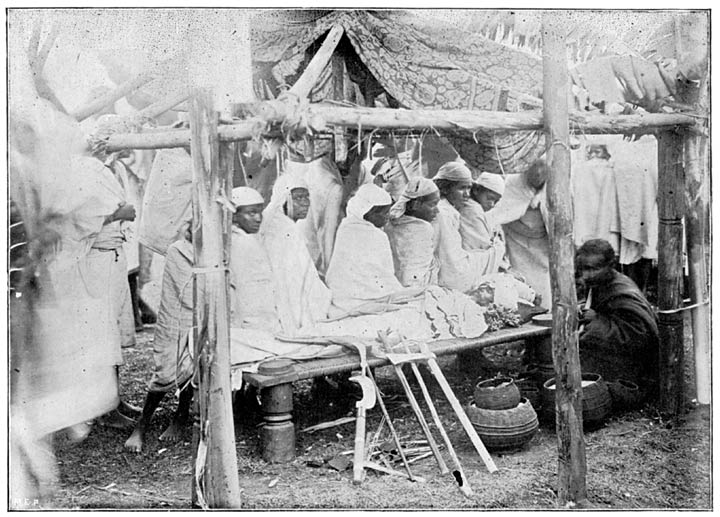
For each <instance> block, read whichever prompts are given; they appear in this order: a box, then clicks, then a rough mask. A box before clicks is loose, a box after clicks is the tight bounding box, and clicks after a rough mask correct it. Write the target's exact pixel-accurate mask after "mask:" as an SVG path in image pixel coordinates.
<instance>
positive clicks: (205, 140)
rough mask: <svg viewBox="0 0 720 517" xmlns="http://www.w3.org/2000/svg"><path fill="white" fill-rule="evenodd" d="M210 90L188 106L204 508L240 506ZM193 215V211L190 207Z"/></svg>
mask: <svg viewBox="0 0 720 517" xmlns="http://www.w3.org/2000/svg"><path fill="white" fill-rule="evenodd" d="M212 99H213V93H212V91H211V90H209V89H205V90H196V91H195V93H194V95H193V97H192V102H191V106H190V130H191V132H192V139H191V143H190V146H191V151H192V158H193V184H194V188H195V190H196V191H197V197H196V199H197V202H198V206H199V217H200V220H195V221H194V224H195V225H198V226H199V228H200V237H201V238H200V239H198V240H195V241H194V242H193V245H194V248H195V264H194V266H195V268H196V273H195V275H196V282H197V285H198V289H197V291H198V292H202V293H203V295H202V296H201V297H200V298H201V299H200V300H197V299H196V301H195V304H196V307H198V306H199V307H200V310H199V314H200V315H201V320H204V321H199V322H198V324H199V325H200V329H201V330H202V332H201V333H200V337H199V339H198V340H197V341H196V343H195V347H196V349H195V354H196V357H197V358H198V371H197V372H196V375H197V377H196V378H197V382H198V406H199V418H200V436H199V439H198V449H197V451H196V453H197V457H196V465H195V469H194V473H195V476H196V478H197V481H198V485H197V486H196V488H197V494H196V495H197V502H198V503H199V504H200V506H202V507H207V508H239V507H240V487H239V481H238V470H237V457H236V451H235V433H234V426H233V418H232V403H231V389H230V321H229V319H230V315H229V308H228V287H227V282H228V272H227V261H226V260H225V256H226V249H225V246H224V242H223V241H224V238H223V232H222V229H223V220H224V219H225V214H223V209H222V206H221V205H220V204H218V203H217V201H216V198H217V195H218V193H219V192H220V191H221V190H225V191H227V185H228V184H227V178H226V177H223V178H221V177H220V174H219V141H218V136H217V113H216V112H215V111H213V109H212V102H213V101H212ZM194 213H198V210H195V211H194Z"/></svg>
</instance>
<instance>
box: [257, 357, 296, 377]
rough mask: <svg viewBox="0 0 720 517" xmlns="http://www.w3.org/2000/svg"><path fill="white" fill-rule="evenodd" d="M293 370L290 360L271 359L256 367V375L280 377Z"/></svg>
mask: <svg viewBox="0 0 720 517" xmlns="http://www.w3.org/2000/svg"><path fill="white" fill-rule="evenodd" d="M292 368H293V361H292V360H291V359H273V360H271V361H267V362H264V363H262V364H261V365H260V366H258V373H259V374H261V375H280V374H283V373H288V372H290V371H291V370H292Z"/></svg>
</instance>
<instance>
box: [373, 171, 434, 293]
mask: <svg viewBox="0 0 720 517" xmlns="http://www.w3.org/2000/svg"><path fill="white" fill-rule="evenodd" d="M439 202H440V192H439V191H438V188H437V185H435V182H433V181H432V180H430V179H428V178H423V177H422V176H416V177H413V178H410V181H409V182H408V184H407V185H406V187H405V190H404V191H403V193H402V195H401V196H400V198H399V199H398V201H397V202H396V203H395V204H394V205H393V207H392V208H391V209H390V222H389V223H388V224H387V225H386V226H385V233H387V235H388V239H389V240H390V248H391V249H392V255H393V262H394V265H395V276H396V277H397V278H398V280H400V283H401V284H402V285H403V286H405V287H427V286H428V285H437V283H438V269H439V266H438V262H437V258H436V257H435V246H436V242H435V229H434V228H433V225H432V224H431V223H432V221H433V220H434V219H435V218H436V217H437V214H438V203H439Z"/></svg>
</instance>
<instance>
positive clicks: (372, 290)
mask: <svg viewBox="0 0 720 517" xmlns="http://www.w3.org/2000/svg"><path fill="white" fill-rule="evenodd" d="M394 271H395V268H394V265H393V256H392V252H391V251H390V243H389V242H388V237H387V235H386V234H385V232H383V231H382V230H381V229H380V228H376V227H375V226H374V225H373V224H372V223H370V222H368V221H365V220H364V219H360V218H358V217H355V216H352V215H348V216H347V217H346V218H345V219H343V221H342V222H341V223H340V227H339V228H338V233H337V239H336V240H335V252H334V253H333V258H332V260H331V261H330V267H329V268H328V272H327V284H328V287H329V288H330V290H331V291H332V296H333V306H335V307H337V308H338V309H341V310H343V311H349V310H351V309H353V308H355V307H356V306H357V305H359V304H361V303H363V302H365V301H368V300H372V299H376V298H380V297H382V296H387V295H389V294H392V293H394V292H397V291H399V290H400V289H402V287H403V286H402V284H401V283H400V282H399V281H398V279H397V278H396V277H395V274H394Z"/></svg>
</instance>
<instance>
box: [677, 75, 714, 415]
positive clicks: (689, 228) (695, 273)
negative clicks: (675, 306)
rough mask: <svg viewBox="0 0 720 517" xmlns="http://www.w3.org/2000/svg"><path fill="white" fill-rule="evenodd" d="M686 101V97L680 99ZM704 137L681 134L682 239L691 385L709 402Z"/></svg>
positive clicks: (703, 104)
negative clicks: (686, 276) (690, 338)
mask: <svg viewBox="0 0 720 517" xmlns="http://www.w3.org/2000/svg"><path fill="white" fill-rule="evenodd" d="M707 75H708V74H707V70H706V72H705V76H704V78H703V80H702V81H701V83H700V95H699V98H698V102H697V105H698V106H699V107H700V108H705V109H707V106H708V103H707V100H708V84H707ZM681 100H686V99H681ZM707 151H708V139H707V138H706V137H702V136H697V135H692V134H687V135H686V136H685V146H684V153H685V156H684V163H685V174H686V177H685V192H686V202H687V213H686V215H685V239H686V247H687V257H688V272H689V275H690V303H691V304H692V305H695V306H696V307H695V308H694V309H692V313H691V314H692V329H693V345H694V356H695V387H696V393H697V395H696V396H697V401H698V402H699V403H700V404H710V402H711V401H712V397H711V395H712V393H711V392H712V386H711V377H712V375H711V368H710V365H711V362H712V359H711V356H710V305H709V299H710V285H709V282H708V255H707V250H708V249H709V245H710V232H709V224H708V222H709V220H710V218H709V215H710V213H709V210H708V199H709V195H708V177H709V176H708V172H707V171H709V170H710V168H709V165H710V163H709V160H708V154H707Z"/></svg>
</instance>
